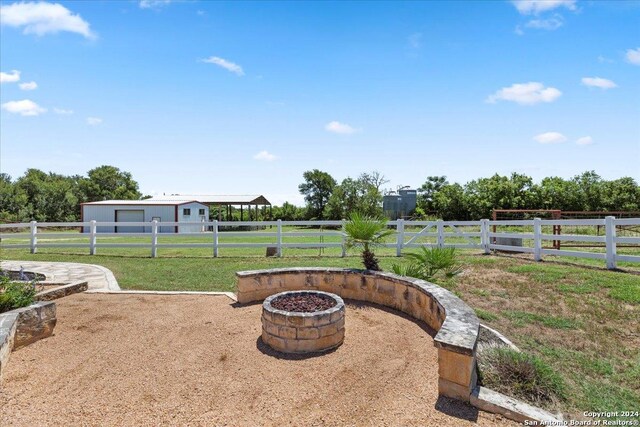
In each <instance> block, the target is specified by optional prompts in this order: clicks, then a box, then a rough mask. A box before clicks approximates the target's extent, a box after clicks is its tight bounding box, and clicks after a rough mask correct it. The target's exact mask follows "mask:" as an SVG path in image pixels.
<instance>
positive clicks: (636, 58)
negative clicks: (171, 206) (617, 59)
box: [625, 47, 640, 65]
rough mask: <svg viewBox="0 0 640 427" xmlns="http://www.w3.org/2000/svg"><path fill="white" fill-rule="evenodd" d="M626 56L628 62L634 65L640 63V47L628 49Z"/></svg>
mask: <svg viewBox="0 0 640 427" xmlns="http://www.w3.org/2000/svg"><path fill="white" fill-rule="evenodd" d="M625 57H626V58H627V62H630V63H632V64H633V65H640V47H637V48H635V49H627V53H626V54H625Z"/></svg>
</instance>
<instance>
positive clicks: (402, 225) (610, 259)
mask: <svg viewBox="0 0 640 427" xmlns="http://www.w3.org/2000/svg"><path fill="white" fill-rule="evenodd" d="M150 224H151V225H150ZM343 224H344V220H343V221H281V220H278V221H259V222H255V221H252V222H247V221H244V222H237V221H235V222H222V221H212V222H180V223H178V222H157V221H152V222H151V223H148V222H126V223H125V222H100V223H97V222H95V221H91V222H64V223H52V222H49V223H38V222H36V221H32V222H30V223H18V224H0V239H1V240H0V248H3V249H12V248H29V249H30V250H31V253H36V252H37V251H38V248H49V247H55V248H88V249H89V253H90V254H91V255H95V254H96V251H97V249H98V248H136V247H137V248H150V250H151V256H152V257H156V256H157V254H158V248H203V247H204V248H211V250H212V255H213V256H214V257H217V256H218V254H219V251H220V249H224V248H264V247H275V248H276V255H277V256H279V257H280V256H282V254H283V249H286V248H341V249H342V256H345V253H346V248H345V241H346V236H345V234H344V233H343V232H342V231H341V230H338V229H335V230H326V229H325V230H321V231H300V230H294V231H288V230H284V231H283V227H284V226H294V227H316V228H317V227H336V228H339V227H341V226H342V225H343ZM185 225H186V226H197V229H200V230H202V231H200V232H188V233H183V232H180V233H175V234H173V233H171V234H169V233H159V227H176V226H185ZM554 225H560V226H579V227H585V226H586V227H589V226H591V227H594V226H604V229H605V235H604V236H597V235H585V234H563V235H555V234H545V233H543V228H544V227H551V226H554ZM102 226H105V227H113V226H118V227H119V228H120V229H126V227H141V226H143V227H147V228H150V232H147V233H126V232H125V233H103V232H98V231H97V230H98V227H102ZM240 226H245V227H271V228H273V227H275V231H260V232H254V231H251V232H247V231H223V230H221V228H224V227H236V228H237V227H240ZM388 226H389V227H393V228H394V229H395V239H394V240H395V242H387V243H385V244H384V245H383V246H386V247H394V248H396V255H397V256H402V251H403V249H405V248H416V247H421V246H437V247H456V248H472V249H478V250H482V251H484V253H490V252H491V251H492V250H500V251H510V252H523V253H531V254H533V257H534V259H535V260H536V261H540V260H542V257H543V255H555V256H569V257H578V258H591V259H600V260H604V261H605V262H606V265H607V268H609V269H615V268H617V263H618V262H619V261H624V262H640V256H637V255H624V254H617V250H616V247H617V245H619V244H620V245H622V244H624V245H638V246H637V247H638V249H639V250H640V237H618V236H616V229H617V228H619V227H623V226H624V227H629V226H636V227H637V226H640V218H624V219H616V218H615V217H612V216H609V217H606V218H605V219H586V220H582V219H580V220H543V219H539V218H536V219H533V220H507V221H491V220H488V219H483V220H480V221H404V220H398V221H389V222H388ZM493 226H499V227H510V228H511V229H512V228H525V229H526V230H525V231H527V232H511V231H509V232H493V231H491V230H492V228H493ZM55 227H88V229H89V232H88V233H83V234H81V235H80V236H82V237H84V236H85V234H86V238H87V242H84V243H68V242H63V241H60V242H47V243H44V242H43V243H39V242H38V238H39V237H46V238H48V239H50V238H68V237H69V236H70V233H69V232H66V233H56V232H42V231H41V230H42V229H46V228H55ZM416 227H419V228H420V230H419V231H410V230H412V229H413V230H415V229H416ZM463 227H467V228H468V227H473V228H474V230H478V231H462V230H461V228H463ZM407 228H409V230H407ZM10 229H11V230H15V229H17V230H20V229H28V232H6V231H9V230H10ZM529 230H531V231H529ZM2 231H5V232H2ZM194 235H195V236H198V235H202V236H210V239H211V240H210V241H209V242H204V243H158V237H159V236H162V237H163V238H164V237H170V236H194ZM328 236H338V238H337V239H336V240H340V241H339V242H324V241H323V238H324V237H328ZM98 237H138V238H139V237H143V238H148V239H149V241H148V242H146V243H126V242H115V243H114V242H98V241H97V239H98ZM221 237H271V238H273V239H274V241H273V242H271V243H268V242H267V243H265V242H263V243H247V242H244V243H243V242H220V238H221ZM289 237H319V238H320V237H321V239H320V241H319V242H313V243H299V242H297V243H294V242H284V239H285V238H289ZM20 238H22V239H27V238H28V240H29V243H11V240H15V239H20ZM423 238H430V239H431V240H434V241H435V242H421V241H420V239H423ZM6 239H9V240H10V242H9V243H5V240H6ZM454 239H455V240H456V242H452V241H451V240H454ZM500 239H521V241H525V240H526V241H530V242H531V243H532V244H531V246H525V245H522V246H512V245H509V244H498V242H500V241H501V240H500ZM554 240H555V241H558V240H561V241H571V242H588V243H599V244H602V245H603V248H602V249H604V252H603V251H594V250H591V251H581V250H559V249H551V248H545V247H544V242H545V241H554Z"/></svg>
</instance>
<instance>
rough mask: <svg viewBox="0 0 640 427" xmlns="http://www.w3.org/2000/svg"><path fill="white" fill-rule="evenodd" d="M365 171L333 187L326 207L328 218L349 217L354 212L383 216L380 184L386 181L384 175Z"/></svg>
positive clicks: (325, 213) (325, 212) (326, 216)
mask: <svg viewBox="0 0 640 427" xmlns="http://www.w3.org/2000/svg"><path fill="white" fill-rule="evenodd" d="M375 174H377V172H374V173H373V174H368V173H363V174H361V175H360V176H359V177H358V179H352V178H345V179H344V180H342V182H341V183H340V185H337V186H335V187H334V189H333V193H332V194H331V197H330V198H329V200H328V202H327V205H326V206H325V209H324V217H325V218H327V219H336V220H337V219H343V218H348V217H349V216H350V215H351V214H352V213H353V212H358V213H360V214H361V215H366V216H370V217H375V218H377V217H380V216H382V193H381V192H380V186H381V185H382V184H384V182H386V181H385V180H384V177H383V176H382V175H375Z"/></svg>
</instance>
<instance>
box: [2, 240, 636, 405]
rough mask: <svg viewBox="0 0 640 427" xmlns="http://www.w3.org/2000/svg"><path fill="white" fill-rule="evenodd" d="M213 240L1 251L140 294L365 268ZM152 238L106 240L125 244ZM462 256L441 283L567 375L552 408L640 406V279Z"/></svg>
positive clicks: (583, 267) (387, 257) (333, 255)
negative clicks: (248, 275)
mask: <svg viewBox="0 0 640 427" xmlns="http://www.w3.org/2000/svg"><path fill="white" fill-rule="evenodd" d="M265 231H269V230H268V229H267V230H265ZM290 231H291V230H290ZM296 231H299V230H296ZM210 238H211V236H183V235H180V236H174V235H172V236H161V240H160V242H161V243H163V242H164V243H187V242H198V243H203V244H205V243H206V244H207V245H208V246H207V247H202V248H196V249H192V248H160V249H159V251H158V252H159V257H158V258H150V256H149V255H150V254H149V252H150V251H149V249H148V248H100V247H99V248H98V254H97V255H95V256H90V255H88V254H87V253H88V249H87V248H79V249H78V248H41V249H39V253H38V254H35V255H31V254H29V253H28V250H22V249H15V250H14V249H4V248H0V259H16V260H41V261H66V262H80V263H90V264H99V265H103V266H105V267H107V268H109V269H110V270H112V271H113V273H114V275H115V276H116V278H117V280H118V282H119V283H120V286H121V287H122V288H124V289H140V290H194V291H234V290H235V283H236V278H235V273H236V272H237V271H241V270H255V269H263V268H274V267H304V266H321V267H343V268H361V267H362V264H361V260H360V257H359V254H358V253H357V252H355V251H353V252H349V253H348V256H347V257H346V258H341V257H340V254H341V249H340V248H331V249H325V250H322V251H321V250H319V249H290V248H285V249H284V254H283V255H284V256H283V257H282V258H266V257H265V249H264V248H221V249H220V257H219V258H213V257H212V250H211V247H210V246H209V244H210ZM69 239H71V240H69V241H68V242H70V243H74V242H80V241H82V242H85V241H86V240H87V239H86V236H80V235H78V234H77V233H71V234H70V237H69ZM147 240H148V239H146V238H121V237H117V238H106V239H103V241H104V242H126V243H135V242H138V243H146V242H147ZM323 240H324V242H328V241H335V242H339V241H340V237H336V236H325V237H324V239H323ZM424 240H428V239H427V238H425V239H424ZM462 240H463V239H462ZM225 241H227V242H256V241H264V242H274V241H275V238H273V239H271V238H256V237H252V236H247V237H238V238H233V239H232V238H227V240H225ZM287 241H288V242H302V243H313V242H319V241H320V239H319V238H318V237H310V236H303V237H299V238H293V237H289V238H285V242H287ZM41 242H43V239H41ZM3 243H8V239H3ZM407 251H413V250H412V249H407ZM375 252H376V255H377V256H378V258H379V259H380V265H381V267H382V268H383V269H384V270H385V271H390V270H391V265H392V264H393V263H404V262H407V260H405V259H402V258H397V257H395V256H394V255H395V248H377V249H376V251H375ZM637 253H638V252H636V254H637ZM458 254H459V257H460V261H461V263H462V264H463V266H464V267H463V269H464V273H463V274H462V275H460V276H457V277H456V278H455V279H454V280H451V281H442V282H441V283H439V284H440V285H442V286H443V287H446V288H447V289H449V290H451V291H452V292H454V293H455V294H456V295H458V296H459V297H460V298H461V299H463V300H464V301H465V302H467V303H468V304H469V305H470V306H471V307H472V308H473V309H474V310H476V313H477V315H478V317H479V318H480V319H482V321H483V323H487V324H488V325H489V326H491V327H492V328H495V329H497V330H498V331H500V332H502V333H503V334H505V335H506V336H507V337H508V338H509V339H511V340H512V341H513V342H514V343H515V344H516V345H517V346H519V347H520V348H521V349H523V350H525V351H527V352H528V353H530V354H532V355H534V356H536V357H537V358H539V359H540V360H541V361H543V362H544V363H545V364H546V365H548V366H549V367H550V368H551V369H553V371H554V372H557V373H558V375H560V376H561V378H562V381H563V382H564V384H566V387H565V392H566V395H565V400H563V401H562V402H561V403H560V404H559V406H558V407H553V408H552V409H553V410H556V409H557V410H562V411H564V412H567V413H570V414H580V413H581V412H582V411H585V410H596V409H598V410H616V409H626V410H629V409H631V408H634V407H638V406H640V405H639V403H640V386H639V385H638V384H640V348H639V347H638V346H637V345H636V344H637V336H638V334H640V329H639V326H638V325H640V276H639V275H637V274H630V273H623V272H616V271H607V270H606V269H604V268H603V267H604V262H602V261H599V260H584V259H576V261H575V262H574V261H573V260H572V259H569V261H570V262H569V263H567V260H568V259H566V258H557V257H545V262H542V263H535V262H532V261H531V260H530V259H527V258H526V257H524V256H503V255H498V256H485V255H481V254H480V251H478V250H460V251H458ZM637 267H638V265H636V268H637ZM632 404H633V405H632Z"/></svg>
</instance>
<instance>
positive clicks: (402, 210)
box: [382, 188, 418, 220]
mask: <svg viewBox="0 0 640 427" xmlns="http://www.w3.org/2000/svg"><path fill="white" fill-rule="evenodd" d="M417 201H418V193H417V191H416V190H411V189H407V188H405V189H401V190H398V192H397V194H396V193H392V194H387V195H385V196H383V198H382V210H383V211H384V214H385V215H386V216H387V217H388V218H390V219H392V220H396V219H398V218H404V217H408V216H409V215H410V214H411V212H413V211H414V210H415V208H416V206H417Z"/></svg>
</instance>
